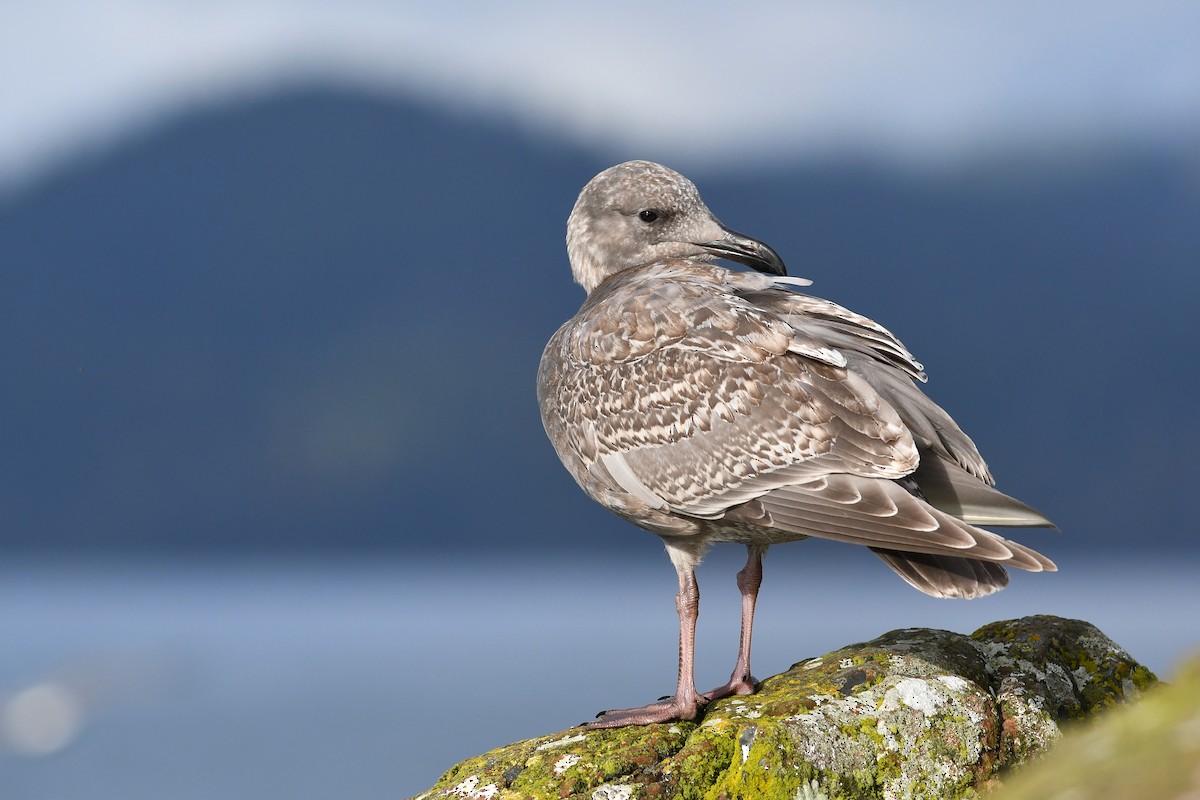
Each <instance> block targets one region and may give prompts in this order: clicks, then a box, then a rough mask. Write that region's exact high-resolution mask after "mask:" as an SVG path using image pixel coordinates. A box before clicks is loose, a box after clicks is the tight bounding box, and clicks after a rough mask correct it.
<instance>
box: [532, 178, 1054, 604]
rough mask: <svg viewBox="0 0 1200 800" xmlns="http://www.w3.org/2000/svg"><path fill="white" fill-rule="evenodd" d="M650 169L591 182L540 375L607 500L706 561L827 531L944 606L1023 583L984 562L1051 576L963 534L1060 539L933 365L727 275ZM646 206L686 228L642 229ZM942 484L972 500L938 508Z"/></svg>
mask: <svg viewBox="0 0 1200 800" xmlns="http://www.w3.org/2000/svg"><path fill="white" fill-rule="evenodd" d="M634 164H635V165H641V166H636V167H634V168H629V165H621V167H618V168H614V170H613V171H610V173H611V174H609V175H608V177H607V180H602V179H603V178H605V174H604V173H602V175H601V176H600V177H598V178H597V179H596V180H595V181H593V183H594V184H597V185H598V186H599V187H600V189H602V190H603V191H598V192H596V193H593V194H591V195H590V194H589V189H590V187H591V185H589V188H585V190H584V193H582V194H581V196H580V200H579V202H578V203H577V204H576V209H575V211H574V212H573V213H572V219H571V222H570V224H569V228H568V230H569V233H568V252H569V254H570V256H571V260H572V266H573V269H574V270H575V274H576V279H577V280H578V281H579V282H580V283H581V284H583V285H584V287H585V289H587V290H588V297H587V299H586V301H585V302H584V304H583V306H582V308H580V310H579V312H578V313H577V314H576V315H575V316H574V317H573V318H572V319H570V320H569V321H568V322H567V323H566V324H564V325H563V326H562V327H561V328H560V329H559V330H558V332H557V333H556V334H555V335H554V336H553V337H552V339H551V340H550V342H549V344H548V345H547V347H546V350H545V353H544V355H543V357H542V362H541V366H540V369H539V374H538V399H539V404H540V407H541V412H542V419H543V422H544V424H545V426H546V430H547V432H548V434H549V436H550V439H551V441H552V442H553V444H554V447H555V449H556V451H557V452H558V454H559V456H560V458H562V460H563V463H564V464H565V465H566V466H567V468H568V469H569V470H570V472H571V474H572V475H573V476H574V477H575V479H576V481H577V482H578V483H579V484H580V486H581V487H582V488H583V489H584V490H585V491H586V492H587V493H588V494H589V495H590V496H591V497H592V498H593V499H595V500H596V501H598V502H599V503H601V504H602V505H604V506H605V507H607V508H609V509H611V510H613V511H615V512H616V513H618V514H620V515H622V516H624V517H626V518H627V519H629V520H630V521H632V522H634V523H636V524H638V525H641V526H642V527H644V528H647V529H648V530H651V531H653V532H655V533H658V534H660V535H662V536H663V537H664V538H666V539H667V540H668V542H669V543H672V544H673V546H676V547H689V548H690V549H691V550H692V551H694V553H695V558H697V559H698V558H699V554H700V553H702V552H703V549H704V547H706V546H707V544H708V543H710V542H716V541H736V542H747V543H751V542H754V543H763V544H769V543H774V542H782V541H790V540H795V539H800V538H805V537H806V536H820V537H824V538H830V539H836V540H840V541H845V542H850V543H854V544H859V545H865V546H868V547H871V548H872V549H873V550H876V551H877V552H878V554H879V555H880V557H882V558H883V559H884V561H885V562H886V563H888V565H889V566H891V567H892V568H893V569H894V570H895V571H896V572H897V573H898V574H899V575H900V576H901V577H903V578H904V579H905V580H907V581H909V582H910V583H911V584H912V585H914V586H916V587H917V588H918V589H921V590H922V591H926V592H929V593H930V594H940V595H942V596H975V595H976V594H985V593H987V592H989V591H993V590H994V589H996V588H999V587H1000V586H1003V585H1004V582H1006V581H1007V576H1006V575H1005V574H1004V571H1003V569H1002V568H1000V567H999V566H995V567H992V566H980V565H979V563H976V561H978V562H995V563H996V564H1007V565H1009V566H1015V567H1018V568H1021V569H1028V570H1034V571H1040V570H1043V569H1046V570H1050V569H1054V565H1053V563H1052V562H1050V561H1049V559H1046V558H1045V557H1044V556H1041V555H1040V554H1038V553H1036V552H1034V551H1032V550H1030V549H1029V548H1027V547H1024V546H1022V545H1019V544H1016V543H1015V542H1010V541H1008V540H1006V539H1004V538H1002V537H1000V536H998V535H996V534H994V533H991V532H989V531H986V530H983V529H981V528H978V527H976V526H975V525H972V524H970V522H969V521H964V519H963V518H964V517H966V518H968V520H969V518H970V517H971V515H972V514H977V515H978V516H979V518H980V519H984V518H987V519H989V521H991V522H992V524H1013V525H1048V524H1049V523H1048V521H1046V520H1045V519H1044V518H1043V517H1041V516H1040V515H1038V514H1037V512H1035V511H1033V510H1032V509H1029V508H1028V507H1027V506H1024V505H1023V504H1021V503H1019V502H1018V501H1015V500H1012V499H1011V498H1008V497H1007V496H1005V495H1003V494H1000V493H999V492H996V491H995V490H994V489H991V488H990V485H991V484H992V482H993V481H992V477H991V474H990V472H989V471H988V469H987V466H986V464H985V463H984V461H983V458H982V457H981V456H980V455H979V452H978V450H977V449H976V448H975V445H974V444H973V443H972V442H971V440H970V439H969V438H968V437H967V436H966V434H964V433H963V432H962V431H961V430H960V429H959V427H958V426H957V425H956V424H955V423H954V421H953V420H952V419H951V418H950V417H949V415H948V414H946V412H945V411H943V410H942V409H941V408H940V407H938V406H937V405H936V404H934V403H933V402H932V401H931V400H929V398H928V397H926V396H925V395H924V393H922V392H921V390H920V389H919V388H918V385H917V382H923V381H924V380H925V372H924V368H923V367H922V365H921V364H920V363H919V362H917V361H916V359H915V358H914V357H913V356H912V354H910V353H909V351H908V350H907V349H906V348H905V347H904V345H903V344H901V343H900V341H899V340H898V339H897V338H896V337H894V336H893V335H892V334H891V333H890V332H889V331H888V330H887V329H886V328H884V327H883V326H881V325H879V324H878V323H876V322H874V321H872V320H870V319H867V318H866V317H863V316H861V315H859V314H855V313H854V312H851V311H849V310H847V309H845V308H842V307H841V306H839V305H837V304H835V303H831V302H829V301H827V300H822V299H820V298H816V297H812V296H809V295H806V294H801V293H799V292H797V291H796V290H795V285H794V283H795V282H794V280H792V279H786V278H778V277H775V276H772V275H763V274H758V273H746V272H740V271H734V270H730V269H727V268H725V267H723V266H720V265H718V264H715V263H713V261H712V256H711V254H710V253H709V252H706V251H705V248H704V247H702V246H697V245H695V244H693V243H692V242H697V241H703V240H705V239H706V238H711V237H712V236H714V235H715V234H713V232H712V231H713V227H712V225H717V223H716V222H715V218H713V217H712V215H711V212H709V211H708V209H707V208H706V207H705V206H704V205H703V203H702V201H700V198H699V194H698V193H696V192H695V189H694V187H693V186H692V185H691V184H690V182H686V179H683V178H682V176H678V175H677V174H676V173H673V172H670V171H669V170H668V171H666V173H669V174H666V175H665V177H664V175H663V174H660V173H658V172H657V171H656V170H655V169H654V168H657V169H660V170H665V168H661V167H658V166H657V165H646V162H634ZM623 168H628V169H626V170H625V172H624V173H622V172H620V170H621V169H623ZM643 173H648V174H649V177H648V178H646V183H645V184H644V185H643V184H640V183H636V181H637V180H639V179H641V178H645V177H646V176H645V174H643ZM672 176H674V178H672ZM676 179H678V180H676ZM679 181H684V184H685V185H680V184H679ZM673 204H674V205H673ZM646 207H651V208H655V209H664V210H663V211H662V212H661V213H662V216H663V218H664V219H665V221H666V222H665V223H664V224H667V223H669V224H670V225H673V226H674V228H662V229H659V228H649V227H646V226H642V227H639V226H638V223H637V217H636V216H635V215H636V213H637V209H638V208H646ZM689 220H690V221H689ZM710 221H711V222H712V225H710V224H709V222H710ZM716 230H718V231H725V229H723V228H716ZM680 231H682V232H685V233H686V232H695V231H699V233H696V235H694V236H691V237H687V236H682V235H681V234H680V233H679V232H680ZM689 248H690V249H689ZM664 253H665V254H667V255H666V256H663V254H664ZM922 461H925V462H926V466H927V467H929V468H928V469H922V470H921V471H918V469H919V468H920V467H921V464H922ZM935 462H936V464H938V465H943V468H942V469H940V470H933V469H932V466H933V465H935ZM927 472H928V473H931V474H932V473H937V474H938V475H941V476H942V477H941V478H939V485H940V486H942V487H943V488H946V487H949V489H950V492H951V494H952V495H953V494H955V492H956V491H957V490H959V489H962V490H963V491H960V492H958V494H963V495H964V496H965V495H967V494H969V495H970V496H971V503H973V505H970V508H969V509H968V511H961V510H959V511H956V509H957V507H956V506H953V505H952V504H950V505H947V504H941V505H942V506H943V507H937V506H935V505H933V504H932V503H931V502H929V500H928V499H927V498H926V497H925V496H924V495H923V493H922V484H923V482H924V481H925V478H924V477H923V476H924V475H925V474H926V473H927ZM931 485H932V481H931ZM964 487H965V488H964ZM963 508H967V504H966V503H965V501H964V504H963ZM978 509H983V511H979V510H978ZM993 511H994V513H993V514H992V515H993V516H994V517H995V520H992V519H991V517H989V516H988V514H989V513H992V512H993ZM689 541H690V543H688V542H689ZM906 553H907V554H911V558H906V556H905V554H906ZM959 562H963V563H961V564H960V563H959ZM947 570H949V571H950V572H949V573H948V572H947ZM951 573H952V574H951Z"/></svg>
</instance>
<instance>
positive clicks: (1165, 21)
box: [0, 0, 1200, 192]
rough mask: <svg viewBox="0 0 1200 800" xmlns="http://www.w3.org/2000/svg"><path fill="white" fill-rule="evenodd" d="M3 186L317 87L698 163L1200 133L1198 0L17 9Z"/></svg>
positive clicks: (3, 87) (897, 156)
mask: <svg viewBox="0 0 1200 800" xmlns="http://www.w3.org/2000/svg"><path fill="white" fill-rule="evenodd" d="M3 18H4V25H3V26H0V192H2V191H3V190H5V189H8V190H9V191H11V190H13V189H14V188H19V187H20V186H21V185H23V184H27V183H28V182H30V181H33V180H36V178H37V177H38V176H39V175H43V174H45V173H46V172H47V171H51V170H53V169H54V168H55V167H56V166H58V165H59V164H61V163H62V162H63V161H64V160H68V159H70V158H72V157H74V156H76V155H77V154H80V153H86V152H88V151H89V150H94V149H97V148H102V147H104V146H105V145H107V144H110V143H112V142H114V141H119V140H120V139H121V138H122V137H123V136H127V135H129V134H131V133H133V132H136V131H137V130H138V129H140V128H142V127H144V126H147V125H153V124H154V123H155V122H157V121H159V120H162V119H164V118H166V117H169V116H170V115H171V114H173V113H178V112H179V111H182V110H184V109H187V108H188V107H190V106H192V105H194V104H196V103H202V102H213V101H220V100H222V99H225V98H234V97H238V96H242V95H245V94H247V93H259V92H264V91H268V90H270V88H272V87H273V86H276V85H278V84H281V83H288V82H296V81H303V80H309V79H321V80H333V81H345V82H347V83H350V84H352V85H356V84H362V85H366V86H370V87H371V88H374V89H383V90H385V91H396V92H398V93H407V94H410V95H411V94H415V95H418V96H424V97H430V98H434V99H438V100H446V101H447V102H450V103H452V104H456V105H460V106H464V107H466V108H468V109H473V110H485V111H494V112H498V113H501V114H506V115H509V116H512V117H514V118H515V119H517V120H518V121H520V122H521V123H523V124H525V125H527V126H529V127H531V128H533V129H535V130H544V131H553V132H557V133H560V134H564V135H566V136H569V137H571V138H573V139H576V140H578V141H581V142H583V143H585V144H589V145H597V146H604V145H606V144H608V145H613V144H616V145H619V146H628V145H631V144H632V145H635V146H638V145H641V146H646V147H647V148H651V149H654V150H661V149H662V148H664V147H667V146H669V147H670V148H671V149H672V151H673V152H675V153H677V154H678V158H679V159H680V163H683V164H684V165H686V164H687V160H688V158H692V159H697V158H704V159H709V160H712V159H717V160H720V159H726V160H728V159H738V158H750V157H764V156H765V157H776V156H782V157H789V158H792V157H800V158H821V157H824V156H826V155H829V154H840V155H847V154H848V155H855V156H867V157H872V158H879V159H883V160H891V161H900V162H916V163H939V162H946V161H947V160H951V161H952V160H955V159H961V158H971V157H974V156H978V155H980V154H987V153H990V152H993V151H996V150H1004V149H1009V148H1026V149H1028V148H1030V147H1033V148H1044V147H1054V148H1062V147H1069V148H1076V149H1077V148H1087V147H1092V146H1100V145H1105V144H1108V143H1111V142H1113V141H1114V140H1115V141H1120V142H1126V141H1132V142H1134V143H1141V142H1146V143H1149V144H1152V145H1156V144H1162V143H1164V140H1165V142H1166V143H1167V144H1172V145H1173V144H1178V143H1179V142H1195V141H1196V140H1197V136H1196V134H1198V133H1200V79H1197V76H1200V48H1197V47H1195V32H1196V31H1197V30H1200V4H1197V3H1194V2H1187V0H1180V1H1178V2H1175V1H1172V0H1145V1H1144V2H1141V3H1136V4H1134V3H1128V2H1114V1H1112V0H1094V2H1088V3H1065V2H1047V3H1034V2H1025V3H1013V2H1011V0H1000V1H997V0H980V2H973V3H951V2H909V3H904V4H883V3H845V2H835V1H833V0H830V1H828V2H812V1H810V2H798V3H797V2H750V3H743V4H740V5H739V6H738V9H737V11H736V12H733V11H731V10H729V9H728V8H726V7H725V6H724V5H723V4H718V3H712V2H701V3H685V2H683V0H660V2H657V3H642V2H631V0H611V1H610V2H605V3H603V4H586V5H585V4H564V3H560V2H550V1H548V0H513V2H509V3H504V4H496V3H488V2H483V1H482V0H478V1H476V2H472V1H470V0H459V1H458V2H442V3H395V2H383V0H336V2H335V0H103V1H102V2H80V1H79V0H43V2H39V3H16V2H12V0H8V2H5V3H4V13H3Z"/></svg>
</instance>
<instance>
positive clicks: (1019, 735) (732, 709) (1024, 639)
mask: <svg viewBox="0 0 1200 800" xmlns="http://www.w3.org/2000/svg"><path fill="white" fill-rule="evenodd" d="M1154 682H1155V677H1154V675H1153V674H1152V673H1150V671H1149V670H1147V669H1146V668H1145V667H1143V666H1141V665H1140V664H1138V663H1137V662H1135V661H1134V660H1133V659H1132V658H1130V656H1129V654H1127V653H1126V652H1125V651H1124V650H1122V649H1121V648H1120V647H1118V646H1117V645H1116V644H1114V643H1113V642H1112V641H1111V640H1110V639H1108V637H1106V636H1105V635H1104V634H1102V633H1101V632H1100V631H1099V630H1097V629H1096V628H1095V627H1094V626H1092V625H1089V624H1088V623H1086V622H1080V621H1076V620H1065V619H1061V618H1058V617H1049V616H1036V617H1025V618H1023V619H1018V620H1009V621H1005V622H996V623H992V624H991V625H987V626H985V627H984V628H981V629H980V630H978V631H976V632H975V633H974V634H972V635H971V636H969V637H968V636H964V635H962V634H957V633H951V632H949V631H939V630H928V629H906V630H898V631H892V632H890V633H887V634H884V635H883V636H880V637H879V638H878V639H874V640H873V641H870V642H865V643H860V644H852V645H849V646H847V647H844V648H842V649H840V650H837V651H835V652H833V653H829V654H827V655H824V656H821V657H819V658H810V659H806V660H804V661H800V662H798V663H796V664H793V665H792V667H791V668H790V669H788V670H787V671H786V672H783V673H781V674H779V675H775V676H774V677H771V678H767V679H766V680H764V681H763V682H762V685H761V686H760V688H759V691H758V692H757V693H755V694H753V695H750V696H748V697H732V698H726V699H724V700H720V701H718V702H715V703H713V704H712V705H711V706H709V707H708V708H707V709H706V710H705V714H704V716H703V717H702V718H701V719H700V720H699V722H698V723H675V724H670V725H648V726H641V727H627V728H616V729H610V730H597V731H588V730H584V729H582V728H572V729H569V730H567V731H564V732H562V733H558V734H554V735H552V736H545V737H541V738H538V739H531V740H528V741H525V742H517V743H516V744H511V745H508V746H507V747H501V748H499V749H496V750H493V751H491V752H489V753H485V754H483V755H481V756H477V757H475V758H472V759H468V760H467V761H464V762H462V763H460V764H458V765H457V766H455V767H453V768H452V769H450V770H449V771H448V772H447V773H446V774H445V775H443V776H442V778H441V780H439V781H438V782H437V784H436V785H435V786H433V787H432V788H431V789H430V790H429V791H427V792H425V793H423V794H421V795H418V798H419V800H435V799H437V798H464V799H466V798H496V799H497V800H504V799H505V798H538V799H540V798H590V799H591V800H633V799H634V798H656V797H664V798H668V797H669V798H676V797H679V798H697V799H699V798H711V799H712V800H736V799H737V798H786V800H794V798H811V799H812V800H816V799H817V798H829V800H834V798H909V797H912V798H921V797H927V798H938V799H939V800H942V799H943V798H959V797H973V796H976V794H977V792H978V791H980V790H981V789H985V788H994V786H995V785H996V783H997V779H996V776H997V774H998V773H999V772H1000V771H1001V770H1002V769H1004V768H1006V767H1010V766H1012V765H1015V764H1019V763H1022V762H1024V761H1027V760H1029V759H1030V758H1032V757H1033V756H1036V755H1039V754H1041V753H1043V752H1044V751H1045V750H1046V749H1047V748H1048V747H1049V746H1050V745H1051V744H1052V743H1054V742H1055V741H1056V740H1057V739H1058V738H1059V736H1060V735H1061V725H1062V723H1063V722H1065V721H1066V720H1070V719H1075V718H1079V717H1086V716H1089V715H1092V714H1094V713H1096V712H1097V711H1099V710H1101V709H1104V708H1107V707H1109V706H1112V705H1114V704H1118V703H1122V702H1125V701H1127V700H1129V699H1131V698H1135V697H1138V696H1139V695H1140V694H1141V692H1142V691H1143V690H1145V689H1146V688H1148V687H1149V686H1150V685H1151V684H1153V683H1154Z"/></svg>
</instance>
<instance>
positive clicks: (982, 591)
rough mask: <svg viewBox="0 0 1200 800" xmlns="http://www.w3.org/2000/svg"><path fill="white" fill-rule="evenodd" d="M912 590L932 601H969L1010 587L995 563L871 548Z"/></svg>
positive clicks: (1001, 569)
mask: <svg viewBox="0 0 1200 800" xmlns="http://www.w3.org/2000/svg"><path fill="white" fill-rule="evenodd" d="M871 552H873V553H874V554H875V555H877V556H879V557H880V558H881V559H883V563H885V564H887V565H888V566H889V567H891V568H892V570H894V571H895V573H896V574H897V575H899V576H900V577H901V578H903V579H904V580H905V581H906V582H907V583H908V584H909V585H910V586H912V587H913V588H915V589H917V590H918V591H921V592H924V593H925V594H928V595H932V596H933V597H955V598H962V599H965V600H970V599H973V598H976V597H984V596H985V595H989V594H992V593H993V592H998V591H1000V590H1001V589H1003V588H1004V587H1005V586H1007V585H1008V572H1007V571H1006V570H1005V569H1004V567H1002V566H1000V564H997V563H996V562H994V561H980V560H979V559H975V558H957V557H955V556H943V555H934V554H930V553H902V552H900V551H898V550H884V549H881V548H878V547H872V548H871Z"/></svg>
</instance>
